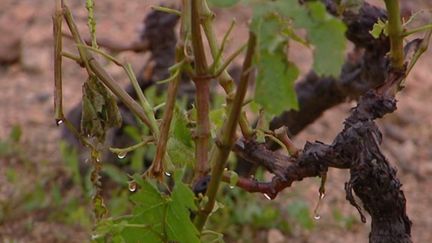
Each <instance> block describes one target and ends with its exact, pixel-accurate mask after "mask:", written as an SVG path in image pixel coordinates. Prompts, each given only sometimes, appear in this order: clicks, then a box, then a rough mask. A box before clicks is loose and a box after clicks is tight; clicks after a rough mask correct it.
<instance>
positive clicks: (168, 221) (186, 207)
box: [121, 175, 199, 243]
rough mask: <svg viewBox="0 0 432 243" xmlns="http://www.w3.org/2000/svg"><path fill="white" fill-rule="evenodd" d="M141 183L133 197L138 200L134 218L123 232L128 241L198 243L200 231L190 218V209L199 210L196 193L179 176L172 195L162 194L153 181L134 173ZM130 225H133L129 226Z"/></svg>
mask: <svg viewBox="0 0 432 243" xmlns="http://www.w3.org/2000/svg"><path fill="white" fill-rule="evenodd" d="M133 178H134V180H135V182H136V183H137V184H138V185H139V188H138V189H137V192H136V193H135V194H134V195H132V196H131V200H132V202H134V203H135V207H134V210H133V217H132V219H130V220H129V221H128V224H127V225H126V227H125V228H124V230H123V231H122V232H121V236H122V237H123V239H124V240H125V241H126V242H142V240H143V239H145V240H146V242H155V243H156V242H179V243H195V242H196V243H198V242H199V238H198V230H197V229H196V228H195V226H194V225H193V223H192V221H191V219H190V210H196V206H195V202H194V194H193V192H192V191H191V190H190V189H189V187H188V186H187V185H185V184H183V183H182V182H181V180H180V178H181V177H180V176H175V178H176V184H175V186H174V188H173V191H172V193H171V197H169V196H168V195H164V194H161V193H160V192H159V191H158V190H157V189H156V188H155V187H154V186H153V185H152V184H151V183H150V182H149V181H147V180H144V179H142V178H141V176H139V175H135V176H133ZM128 225H129V226H130V227H128Z"/></svg>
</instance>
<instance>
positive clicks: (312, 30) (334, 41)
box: [275, 0, 346, 77]
mask: <svg viewBox="0 0 432 243" xmlns="http://www.w3.org/2000/svg"><path fill="white" fill-rule="evenodd" d="M275 5H276V6H277V7H276V8H277V10H278V11H279V13H280V14H282V15H283V16H285V17H288V18H291V19H292V20H293V23H294V25H295V26H297V27H299V28H305V29H306V30H307V32H308V39H309V41H310V43H311V44H312V45H313V46H314V47H315V49H314V64H313V68H314V71H315V72H316V73H317V74H318V75H329V76H335V77H337V76H339V74H340V70H341V67H342V64H343V62H344V51H345V46H346V39H345V31H346V26H345V25H344V23H343V22H342V21H341V20H339V19H337V18H335V17H333V16H331V15H330V14H328V13H327V11H326V8H325V6H324V4H322V3H321V2H318V1H317V2H308V3H305V4H304V6H302V5H300V4H299V3H298V1H297V0H284V1H278V2H276V3H275ZM329 60H330V61H329Z"/></svg>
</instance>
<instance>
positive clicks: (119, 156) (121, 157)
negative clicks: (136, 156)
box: [117, 152, 127, 159]
mask: <svg viewBox="0 0 432 243" xmlns="http://www.w3.org/2000/svg"><path fill="white" fill-rule="evenodd" d="M126 155H127V152H120V153H118V154H117V157H118V158H119V159H124V158H125V157H126Z"/></svg>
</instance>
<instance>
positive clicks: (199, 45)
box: [191, 0, 210, 177]
mask: <svg viewBox="0 0 432 243" xmlns="http://www.w3.org/2000/svg"><path fill="white" fill-rule="evenodd" d="M200 8H201V0H192V4H191V31H192V36H191V37H192V48H193V54H194V60H195V73H196V75H197V76H196V77H194V78H193V81H194V83H195V87H196V109H197V127H196V131H195V138H196V140H195V143H196V148H195V158H196V167H195V171H196V176H198V177H201V176H203V175H205V174H207V172H208V168H209V166H208V151H209V138H210V120H209V109H210V104H209V102H210V79H209V78H202V77H205V76H208V73H207V71H208V70H207V60H206V56H205V52H204V45H203V41H202V36H201V21H200V17H201V16H200Z"/></svg>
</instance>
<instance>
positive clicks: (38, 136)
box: [0, 0, 432, 242]
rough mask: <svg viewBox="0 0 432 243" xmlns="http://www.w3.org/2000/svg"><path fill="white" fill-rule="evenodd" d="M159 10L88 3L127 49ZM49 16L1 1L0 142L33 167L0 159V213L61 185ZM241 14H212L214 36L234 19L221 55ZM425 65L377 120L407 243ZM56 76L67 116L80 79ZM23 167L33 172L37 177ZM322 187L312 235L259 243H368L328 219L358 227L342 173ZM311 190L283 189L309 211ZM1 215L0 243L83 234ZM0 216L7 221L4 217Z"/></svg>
mask: <svg viewBox="0 0 432 243" xmlns="http://www.w3.org/2000/svg"><path fill="white" fill-rule="evenodd" d="M68 2H69V3H70V5H71V8H72V10H73V12H74V14H75V15H76V20H77V22H78V24H79V27H80V29H81V31H82V32H84V31H85V30H86V14H87V13H86V10H85V7H84V1H76V0H70V1H68ZM158 2H160V1H157V0H147V1H127V0H105V1H99V2H97V4H98V5H97V10H96V11H97V12H96V13H97V21H98V27H97V31H98V32H97V34H98V36H99V37H100V38H108V39H112V40H115V41H124V42H127V43H129V42H132V41H133V40H136V39H137V38H138V35H139V31H140V29H141V28H143V26H142V20H143V18H144V16H145V15H146V13H148V12H149V9H150V5H152V4H157V3H158ZM376 2H377V1H376ZM406 2H408V1H406ZM405 4H406V6H405V8H406V9H408V10H409V9H412V10H414V11H415V10H419V9H426V8H429V9H430V8H431V7H432V3H430V2H429V1H426V0H424V1H421V0H416V1H409V2H408V3H405ZM52 10H53V1H48V0H31V1H30V0H24V1H14V0H2V1H0V90H1V93H0V140H3V139H5V138H6V137H7V135H8V134H9V132H10V130H11V129H12V127H13V126H15V125H19V126H20V127H21V128H22V130H23V140H22V148H21V149H22V154H23V156H25V159H24V160H26V161H30V162H29V163H37V164H36V165H35V164H33V165H31V166H30V167H29V166H28V165H26V164H25V163H22V162H20V161H21V160H22V159H20V158H10V157H7V158H2V157H1V155H0V166H1V168H2V169H1V170H0V205H2V203H5V202H7V201H8V200H12V198H15V196H16V195H17V193H19V191H18V192H17V190H16V189H17V185H18V184H20V185H21V187H19V188H27V186H30V185H31V184H32V181H34V180H43V178H44V176H47V177H48V178H51V177H52V175H53V174H56V173H59V174H58V177H61V176H62V174H61V172H62V171H63V170H62V169H61V164H62V159H61V156H60V154H59V152H58V151H59V149H58V141H59V138H60V129H59V128H58V127H56V125H55V122H54V119H53V108H52V107H53V106H52V103H53V94H52V90H53V58H52V44H53V40H52V25H51V14H52ZM249 13H250V11H248V10H245V9H242V8H241V7H236V8H234V9H231V10H217V11H216V14H217V26H216V29H217V31H220V32H221V33H222V31H225V30H226V29H227V28H228V26H229V23H230V21H231V19H232V18H234V17H235V18H236V19H237V22H238V25H237V27H236V29H235V30H234V32H235V33H234V35H233V37H232V41H231V42H230V44H229V45H228V48H227V52H228V53H230V52H232V51H233V50H235V47H236V46H238V45H239V43H241V42H242V40H244V39H245V38H246V37H245V36H246V35H245V34H246V29H245V25H246V24H245V23H246V22H247V19H248V15H249ZM429 17H431V15H429ZM430 19H432V18H429V22H430ZM65 45H66V46H67V49H69V50H73V49H72V48H73V46H72V43H71V42H70V41H65ZM292 49H295V50H296V51H293V52H292V53H290V55H291V56H292V58H293V60H294V61H297V63H300V66H301V70H302V72H303V74H304V73H306V72H307V70H308V69H309V68H310V57H311V53H310V50H306V49H301V48H292ZM118 58H119V59H121V60H124V61H128V62H130V63H132V65H133V67H134V68H135V70H139V69H140V68H141V66H142V63H143V61H144V60H145V59H146V55H145V54H136V53H131V52H125V53H120V54H119V55H118ZM431 62H432V52H431V51H429V52H428V53H427V54H426V55H425V57H424V58H422V59H421V60H420V61H419V63H418V65H417V66H416V67H415V69H414V70H413V72H412V73H411V75H410V77H409V78H408V80H407V88H406V89H405V90H404V91H403V92H401V93H400V95H399V96H398V100H399V103H398V110H397V111H396V112H395V113H394V114H392V115H390V116H388V117H385V118H384V119H382V120H381V121H379V124H380V126H381V128H382V130H383V131H384V135H385V139H384V144H383V147H384V150H385V152H386V155H387V156H388V158H389V159H390V161H391V162H392V163H393V164H394V165H395V166H397V167H398V168H399V176H400V180H401V182H402V183H403V184H404V186H403V190H404V191H405V195H406V198H407V202H408V203H407V210H408V215H409V216H410V218H411V220H412V221H413V228H412V230H413V232H412V235H413V240H414V242H431V241H432V232H431V231H430V229H431V228H432V208H431V207H430V206H431V205H432V195H431V194H432V191H431V189H430V188H431V186H432V179H431V176H432V108H431V107H430V105H429V104H431V103H432V96H431V95H430V94H431V93H430V92H432V79H431V77H432V69H431V68H430V64H431ZM64 67H65V68H64V72H63V73H64V103H65V109H66V111H67V110H70V109H71V108H72V107H73V106H74V105H76V104H77V103H78V102H79V99H80V96H81V92H80V90H81V84H82V82H83V81H84V80H85V78H86V76H85V73H84V70H82V69H81V68H80V67H78V66H76V65H75V64H74V63H73V62H71V61H68V60H66V61H64ZM106 67H107V69H108V70H109V71H110V73H111V74H112V76H113V77H114V78H115V79H116V80H119V81H120V82H122V83H123V84H126V77H125V75H124V73H123V72H122V70H121V69H119V68H118V67H116V66H115V65H113V64H107V65H106ZM354 104H355V103H354V102H352V103H347V104H344V105H340V106H338V107H336V108H334V109H331V110H329V111H327V112H326V113H325V114H324V115H323V117H322V118H320V119H319V121H317V122H316V123H314V124H313V125H311V126H309V127H308V128H307V129H306V130H305V131H304V132H302V133H301V134H300V135H299V136H298V137H297V138H296V140H295V142H296V143H297V144H298V145H299V146H300V147H301V146H302V145H303V144H304V142H305V141H307V140H311V141H313V140H321V141H324V142H330V141H331V140H332V139H333V137H334V136H335V134H337V133H338V131H339V130H340V129H341V127H342V122H343V120H344V118H345V117H346V116H347V114H348V112H349V110H350V108H351V107H352V106H353V105H354ZM4 168H6V169H4ZM29 168H37V170H36V171H37V173H35V171H32V169H29ZM10 169H14V170H15V171H16V172H17V174H18V175H19V180H18V182H19V183H17V182H16V183H11V182H10V180H8V178H7V173H6V171H9V170H10ZM56 178H57V177H56ZM328 178H329V179H328V184H327V191H328V193H327V195H326V197H325V200H324V202H323V205H322V209H321V213H320V214H321V219H320V220H319V221H317V222H316V225H317V227H315V228H314V229H313V230H309V231H304V230H302V229H299V230H294V231H293V233H292V234H291V235H284V234H282V233H281V232H280V231H278V230H270V231H268V232H267V233H266V234H267V236H266V238H267V239H268V242H367V232H368V230H369V225H367V224H365V225H364V224H360V223H355V224H354V226H353V227H350V228H349V229H347V228H346V227H341V226H340V225H339V224H338V222H336V220H335V219H334V217H333V216H332V211H333V210H334V209H335V208H338V209H339V210H340V211H341V212H342V213H343V214H344V215H346V216H353V217H356V218H357V221H359V220H358V214H357V212H356V211H355V209H354V208H353V207H351V206H350V205H349V203H348V202H347V201H346V200H345V193H344V189H343V185H344V184H343V183H344V182H345V181H346V180H347V178H348V174H347V172H344V171H335V170H331V171H330V173H329V176H328ZM57 179H58V178H57ZM59 180H61V178H60V179H59ZM318 185H319V183H318V181H317V180H306V181H304V182H301V183H295V184H294V186H293V188H289V189H287V190H288V191H290V192H294V193H297V194H300V195H301V197H302V198H304V200H305V201H306V202H309V204H310V208H311V211H312V210H313V207H314V205H315V203H316V201H317V198H318V197H317V190H318ZM257 196H259V195H257ZM276 200H277V201H278V204H280V206H281V207H284V206H285V205H287V204H288V203H289V201H290V196H289V195H288V193H287V195H283V196H281V197H279V198H277V199H276ZM8 210H9V211H5V209H4V208H3V212H2V213H3V215H1V214H0V239H1V240H2V242H3V241H4V242H10V241H9V240H13V239H15V240H18V242H82V240H83V239H86V238H87V233H86V232H85V231H83V230H82V229H81V228H79V227H74V226H70V225H65V224H56V223H53V222H52V221H50V220H49V219H47V218H46V217H45V216H44V215H46V212H40V211H38V212H30V213H24V214H20V215H18V216H16V217H15V216H14V211H13V208H9V209H8ZM5 214H7V215H8V217H3V216H4V215H5ZM3 219H6V220H3ZM29 222H30V223H29ZM29 225H31V226H29ZM239 242H241V241H239Z"/></svg>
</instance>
